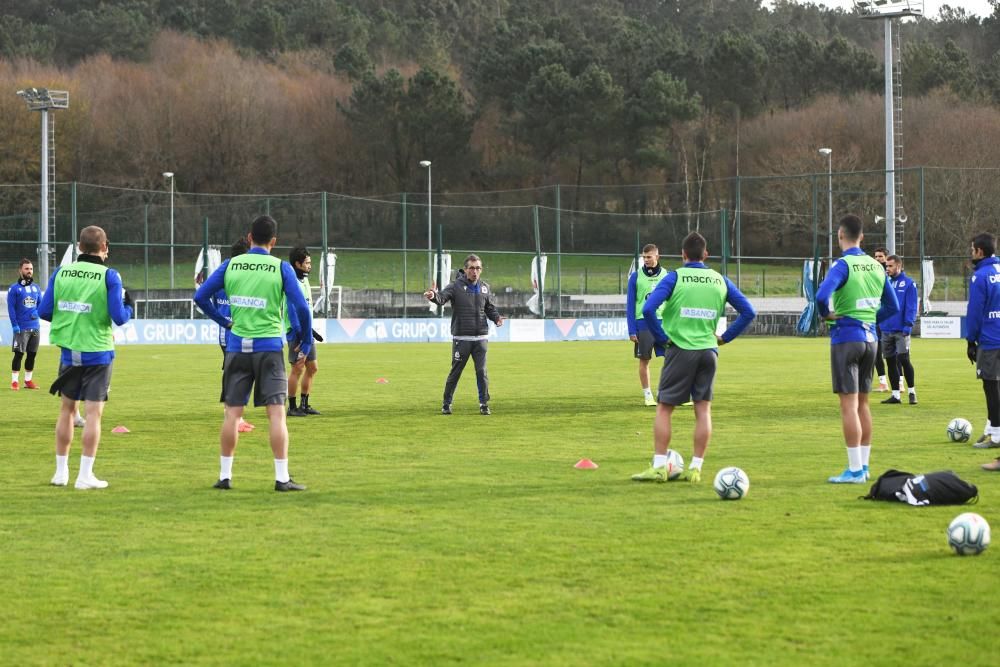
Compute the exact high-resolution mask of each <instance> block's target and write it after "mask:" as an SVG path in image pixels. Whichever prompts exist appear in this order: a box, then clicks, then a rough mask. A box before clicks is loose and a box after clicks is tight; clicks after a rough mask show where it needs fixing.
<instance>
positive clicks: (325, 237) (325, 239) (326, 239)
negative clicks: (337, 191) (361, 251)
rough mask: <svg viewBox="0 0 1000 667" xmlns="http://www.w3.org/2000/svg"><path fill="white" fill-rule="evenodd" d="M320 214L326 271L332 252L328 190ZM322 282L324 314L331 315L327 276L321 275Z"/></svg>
mask: <svg viewBox="0 0 1000 667" xmlns="http://www.w3.org/2000/svg"><path fill="white" fill-rule="evenodd" d="M320 215H321V217H322V219H323V229H322V230H321V232H320V234H321V239H322V243H323V254H322V255H321V256H320V262H319V265H320V266H321V267H322V268H323V270H324V271H325V270H327V269H328V268H329V267H328V266H327V265H326V256H327V255H328V254H329V253H330V232H329V230H328V229H327V225H328V223H329V219H328V218H327V199H326V190H324V191H323V196H322V198H321V200H320ZM320 282H321V283H322V284H323V286H324V287H325V289H326V294H324V295H323V316H324V317H330V285H327V284H326V276H321V280H320Z"/></svg>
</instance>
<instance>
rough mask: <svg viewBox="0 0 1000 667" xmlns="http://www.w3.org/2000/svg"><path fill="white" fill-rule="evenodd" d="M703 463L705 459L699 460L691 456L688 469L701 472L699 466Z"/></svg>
mask: <svg viewBox="0 0 1000 667" xmlns="http://www.w3.org/2000/svg"><path fill="white" fill-rule="evenodd" d="M704 462H705V459H700V458H698V457H697V456H692V457H691V465H689V466H688V467H689V468H692V469H694V470H701V464H702V463H704Z"/></svg>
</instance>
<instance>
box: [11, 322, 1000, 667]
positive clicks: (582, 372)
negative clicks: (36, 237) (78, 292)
mask: <svg viewBox="0 0 1000 667" xmlns="http://www.w3.org/2000/svg"><path fill="white" fill-rule="evenodd" d="M630 352H631V345H630V344H629V343H627V342H620V343H562V344H556V343H549V344H496V345H494V346H493V347H492V350H491V353H490V371H491V377H492V380H493V384H492V393H493V395H494V400H493V402H492V405H493V409H494V414H493V416H491V417H481V416H479V415H478V413H477V411H476V400H475V380H474V374H473V373H472V371H471V368H470V369H469V370H467V372H466V377H464V378H463V380H462V383H461V384H460V386H459V394H458V397H457V400H456V403H455V414H454V415H452V416H450V417H443V416H441V415H439V414H438V409H439V407H440V404H439V400H440V392H441V388H442V385H443V382H444V376H445V373H446V370H447V366H448V363H449V362H448V355H449V348H448V346H446V345H442V344H427V345H420V344H409V345H359V346H351V345H337V346H321V349H320V354H319V360H320V364H321V370H320V374H319V375H318V377H317V382H316V386H315V387H314V390H313V401H312V402H313V404H314V405H315V406H316V407H317V408H318V409H320V410H322V411H323V412H324V414H323V416H321V417H310V418H307V419H299V420H295V421H293V422H292V423H291V424H290V431H291V443H292V444H291V457H290V460H291V470H292V474H293V477H295V479H296V480H297V481H300V482H302V483H305V484H307V485H308V486H309V490H308V491H307V492H305V493H302V494H276V493H274V492H273V491H272V490H271V488H272V484H273V474H272V473H273V467H272V463H271V458H270V455H269V450H268V448H267V445H266V427H265V419H264V417H263V413H262V411H261V410H259V409H254V410H249V411H248V416H249V418H250V420H251V421H253V422H255V423H256V424H257V425H258V428H257V430H256V431H255V432H253V433H251V434H247V435H244V436H242V437H241V440H240V445H239V449H238V450H237V456H236V464H235V469H234V480H233V483H234V485H235V488H234V490H232V491H230V492H219V491H215V490H213V489H211V488H210V487H211V484H212V483H213V481H214V480H215V477H216V474H217V471H218V450H217V446H218V445H217V438H218V426H219V423H220V419H221V410H220V407H219V405H218V404H217V403H216V402H215V399H216V398H217V396H218V385H219V361H220V358H219V356H220V355H219V352H218V350H217V349H215V348H214V347H211V346H201V347H196V346H189V347H182V346H176V347H166V346H164V347H128V348H120V349H119V357H118V360H117V362H116V367H115V375H114V380H113V390H112V400H111V402H110V403H109V404H108V406H107V411H106V415H105V428H104V439H103V443H102V446H101V452H100V455H99V457H98V459H97V465H96V468H95V469H96V471H97V473H98V475H99V476H101V477H102V478H103V479H107V480H108V481H109V482H110V485H111V486H110V488H108V489H107V490H106V491H91V492H78V491H74V490H73V489H72V488H67V489H58V488H53V487H50V486H48V485H47V482H48V480H49V477H50V476H51V474H52V468H53V458H52V428H53V423H54V418H55V414H56V410H57V400H56V399H55V398H53V397H51V396H49V395H47V394H45V393H44V392H27V391H23V390H22V391H21V392H18V393H16V394H15V393H13V392H9V391H8V392H6V393H5V394H3V402H2V409H0V432H2V433H3V438H2V441H0V455H2V458H3V461H4V462H5V473H6V474H5V489H4V492H3V495H2V498H3V501H2V515H0V530H2V544H3V549H2V551H0V567H2V569H3V571H4V572H6V577H7V578H6V582H7V583H6V585H7V588H6V594H5V597H6V603H5V604H4V605H3V608H2V611H0V656H2V657H0V661H2V662H3V663H4V664H11V665H56V664H59V665H69V664H72V665H128V664H141V665H161V664H185V665H187V664H217V665H223V664H225V665H230V664H241V665H250V664H289V665H326V664H352V665H353V664H365V665H382V664H396V665H442V664H490V665H625V664H627V665H632V664H645V665H661V664H679V665H694V664H699V665H716V664H758V665H773V664H781V665H801V664H810V665H896V664H898V665H904V664H905V665H932V664H934V665H937V664H943V662H944V661H948V662H953V663H955V664H966V665H993V664H996V657H995V645H994V640H993V633H994V632H995V630H996V627H997V624H998V622H1000V607H998V606H997V605H996V603H995V601H994V598H995V594H994V593H993V586H994V585H995V583H996V581H997V576H998V574H1000V568H998V566H997V563H998V560H997V559H998V558H1000V553H998V550H1000V546H996V545H994V547H993V548H992V550H990V551H987V552H986V553H985V554H984V555H982V556H980V557H976V558H971V557H970V558H959V557H956V556H952V555H951V554H950V551H949V549H948V546H947V543H946V538H945V527H946V526H947V524H948V522H949V521H950V520H951V518H952V517H954V516H955V515H957V514H958V513H959V512H960V511H962V509H961V508H955V507H929V508H911V507H908V506H904V505H902V504H889V503H879V504H876V503H869V502H864V501H861V500H858V499H857V498H858V496H859V495H861V494H862V493H863V492H864V491H866V490H867V487H856V486H848V487H845V486H833V485H829V484H826V483H825V479H826V477H827V476H828V475H830V474H834V473H837V472H839V471H840V470H841V469H842V468H843V467H844V463H845V460H846V457H845V455H844V449H843V446H842V444H841V442H842V441H841V435H840V428H839V419H838V411H837V404H836V400H835V397H834V396H833V395H832V394H831V393H830V390H829V379H828V375H829V371H828V363H829V362H828V350H827V343H826V341H824V340H803V339H773V338H772V339H763V338H757V339H751V338H746V339H741V340H739V341H737V342H736V343H735V344H733V345H732V346H728V347H726V348H723V350H722V357H721V364H720V372H719V375H718V379H717V384H716V403H715V409H714V417H715V435H714V437H713V440H712V445H711V447H710V449H709V453H708V457H707V460H706V464H705V471H706V477H707V480H706V481H704V482H703V483H701V484H700V485H691V484H687V483H682V482H676V483H670V484H665V485H640V484H635V483H632V482H630V481H629V479H628V477H629V475H630V474H631V473H634V472H638V471H640V470H642V469H643V468H645V467H646V466H647V465H648V464H649V457H650V454H651V453H652V445H651V429H652V417H653V410H652V409H651V408H644V407H642V406H641V394H640V393H639V391H638V386H637V382H636V380H635V367H636V365H635V362H634V361H633V360H631V359H630V358H629V357H630ZM55 356H56V355H55V352H53V351H52V350H50V349H46V350H44V351H43V352H42V354H41V356H40V360H39V363H38V368H37V371H36V372H37V374H38V376H39V378H40V380H41V382H42V383H43V384H47V383H48V382H49V381H50V380H51V377H52V373H53V366H54V363H55ZM913 358H914V363H915V366H916V369H917V373H918V376H917V377H918V384H919V387H920V405H918V406H909V405H902V406H883V405H874V406H873V408H874V413H875V428H876V437H875V443H874V445H875V446H874V450H873V459H872V467H873V470H874V471H875V472H881V471H883V470H884V469H886V468H890V467H893V468H899V469H903V470H909V471H912V472H928V471H931V470H939V469H953V470H955V471H956V472H958V473H959V474H960V475H961V476H962V477H963V478H965V479H967V480H969V481H971V482H973V483H975V484H977V485H979V487H980V492H981V500H980V502H979V504H978V505H976V506H975V507H974V508H972V509H974V511H976V512H979V513H980V514H982V515H983V516H985V517H986V518H987V520H989V521H991V522H992V523H993V526H994V528H995V529H1000V500H998V498H1000V496H998V494H997V493H996V488H997V486H998V485H1000V475H996V474H994V473H987V472H984V471H982V470H980V469H979V464H980V463H982V462H985V461H986V460H988V459H989V455H988V454H984V453H983V452H980V451H978V450H973V449H972V448H971V447H970V446H969V445H967V444H964V445H960V444H951V443H949V442H947V440H946V438H945V425H946V424H947V422H948V420H949V419H950V418H952V417H955V416H964V417H966V418H967V419H969V420H971V421H972V422H973V424H974V425H975V428H976V432H977V434H978V429H979V428H980V426H981V425H982V422H983V418H984V412H985V408H984V401H983V397H982V393H981V390H980V388H979V386H978V385H977V383H976V381H975V378H974V373H973V371H972V370H971V367H970V366H969V364H968V362H967V361H966V360H965V358H964V347H963V346H962V344H961V342H960V341H924V340H917V341H915V343H914V352H913ZM379 377H385V378H387V379H388V380H389V382H388V384H377V383H376V382H375V379H376V378H379ZM873 396H875V397H876V399H881V397H882V396H881V395H877V394H875V395H873ZM691 421H692V417H691V414H690V412H680V413H679V415H678V418H677V419H676V420H675V434H676V439H675V444H676V446H677V449H679V450H680V452H681V453H682V454H683V455H684V457H685V458H688V457H689V456H690V432H691ZM117 424H124V425H126V426H127V427H128V428H130V429H131V431H132V432H131V433H130V434H127V435H112V434H111V433H110V429H111V427H113V426H115V425H117ZM78 454H79V443H78V442H76V443H74V450H73V455H72V457H71V471H72V472H73V474H74V475H75V471H76V469H77V466H78ZM583 457H588V458H592V459H593V460H595V461H596V462H597V463H598V464H599V465H600V468H599V469H598V470H593V471H579V470H575V469H574V468H573V464H574V463H575V462H576V461H577V460H578V459H580V458H583ZM726 465H739V466H740V467H742V468H744V469H745V470H746V471H747V473H748V474H749V476H750V479H751V482H752V486H751V489H750V493H749V495H748V497H747V498H745V499H744V500H742V501H739V502H722V501H719V500H717V499H716V498H715V495H714V493H713V491H712V488H711V479H712V476H714V474H715V472H716V471H717V470H718V469H719V468H721V467H723V466H726Z"/></svg>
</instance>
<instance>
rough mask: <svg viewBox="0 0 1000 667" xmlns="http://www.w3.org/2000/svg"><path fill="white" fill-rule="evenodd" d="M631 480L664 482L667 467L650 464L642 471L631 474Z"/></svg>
mask: <svg viewBox="0 0 1000 667" xmlns="http://www.w3.org/2000/svg"><path fill="white" fill-rule="evenodd" d="M632 481H633V482H660V483H662V482H666V481H667V467H666V466H664V467H662V468H654V467H652V466H650V467H649V468H647V469H646V470H644V471H643V472H640V473H638V474H635V475H632Z"/></svg>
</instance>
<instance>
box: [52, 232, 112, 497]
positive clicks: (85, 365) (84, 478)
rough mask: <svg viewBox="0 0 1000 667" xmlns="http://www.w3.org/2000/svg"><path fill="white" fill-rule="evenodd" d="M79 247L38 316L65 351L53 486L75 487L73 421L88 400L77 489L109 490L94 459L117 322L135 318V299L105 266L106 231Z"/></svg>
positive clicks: (56, 275)
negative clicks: (71, 471) (71, 462)
mask: <svg viewBox="0 0 1000 667" xmlns="http://www.w3.org/2000/svg"><path fill="white" fill-rule="evenodd" d="M79 249H80V256H79V257H78V258H77V260H76V261H75V262H73V263H72V264H70V265H68V266H61V267H59V268H57V269H56V270H55V271H54V272H53V273H52V276H51V277H50V278H49V285H48V289H46V290H45V296H44V297H42V303H41V305H40V306H39V307H38V316H39V317H41V318H42V319H43V320H48V321H50V322H52V328H51V330H50V333H49V339H50V340H51V341H52V342H53V343H54V344H56V345H58V346H59V347H60V348H61V350H62V352H61V353H60V359H59V377H57V378H56V380H55V382H53V383H52V387H51V389H50V390H49V391H51V392H52V393H53V394H59V395H60V396H61V398H62V403H61V406H60V409H59V418H58V420H57V421H56V472H55V475H53V476H52V484H53V485H54V486H66V485H67V484H68V483H69V449H70V446H71V445H72V444H73V420H74V417H76V410H77V401H83V402H84V410H85V412H86V414H87V423H86V424H85V425H84V427H83V437H82V440H83V451H82V452H81V453H80V471H79V473H78V475H77V478H76V483H75V484H74V486H75V487H76V488H77V489H81V490H86V489H103V488H105V487H107V485H108V483H107V482H105V481H104V480H101V479H98V478H97V476H96V475H94V459H95V458H96V457H97V448H98V446H99V445H100V442H101V417H102V415H103V413H104V405H105V403H106V402H107V400H108V388H109V387H110V385H111V366H112V364H113V362H114V358H115V343H114V336H113V334H112V323H114V324H117V325H119V326H121V325H123V324H125V323H126V322H128V321H129V320H130V319H131V318H132V299H131V297H130V296H129V294H128V292H127V291H125V289H124V288H123V287H122V280H121V276H119V275H118V272H117V271H115V270H114V269H111V268H108V267H107V266H106V265H105V264H106V263H107V260H108V237H107V234H105V232H104V230H103V229H101V228H100V227H95V226H90V227H85V228H84V229H83V230H82V231H81V232H80V242H79Z"/></svg>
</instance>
